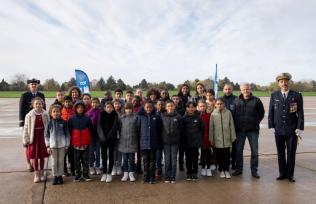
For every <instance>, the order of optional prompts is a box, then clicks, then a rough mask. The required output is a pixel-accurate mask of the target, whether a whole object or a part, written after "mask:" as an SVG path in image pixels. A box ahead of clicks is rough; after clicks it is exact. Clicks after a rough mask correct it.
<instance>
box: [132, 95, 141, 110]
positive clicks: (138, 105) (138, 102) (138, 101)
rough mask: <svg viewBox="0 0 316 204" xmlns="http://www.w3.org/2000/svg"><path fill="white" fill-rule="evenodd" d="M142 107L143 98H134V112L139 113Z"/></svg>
mask: <svg viewBox="0 0 316 204" xmlns="http://www.w3.org/2000/svg"><path fill="white" fill-rule="evenodd" d="M141 107H142V102H141V98H140V97H139V96H134V98H133V109H134V110H133V112H134V113H138V112H139V111H140V109H141Z"/></svg>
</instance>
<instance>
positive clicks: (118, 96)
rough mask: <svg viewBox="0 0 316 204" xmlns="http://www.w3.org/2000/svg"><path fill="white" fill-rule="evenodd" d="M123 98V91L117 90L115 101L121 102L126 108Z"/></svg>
mask: <svg viewBox="0 0 316 204" xmlns="http://www.w3.org/2000/svg"><path fill="white" fill-rule="evenodd" d="M122 97H123V91H122V90H121V89H115V91H114V100H119V101H120V102H121V104H122V106H124V103H125V101H124V99H122Z"/></svg>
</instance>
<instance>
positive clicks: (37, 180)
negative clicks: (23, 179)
mask: <svg viewBox="0 0 316 204" xmlns="http://www.w3.org/2000/svg"><path fill="white" fill-rule="evenodd" d="M40 181H41V179H40V177H39V173H38V171H35V172H34V183H39V182H40Z"/></svg>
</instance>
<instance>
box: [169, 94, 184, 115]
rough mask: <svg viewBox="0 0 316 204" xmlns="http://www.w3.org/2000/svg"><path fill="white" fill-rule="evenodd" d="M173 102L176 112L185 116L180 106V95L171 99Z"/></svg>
mask: <svg viewBox="0 0 316 204" xmlns="http://www.w3.org/2000/svg"><path fill="white" fill-rule="evenodd" d="M171 100H172V101H173V103H174V105H175V111H176V112H177V113H178V114H179V115H181V116H182V115H184V112H183V109H182V107H181V104H180V97H179V96H178V95H173V96H172V97H171Z"/></svg>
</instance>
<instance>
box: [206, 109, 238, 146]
mask: <svg viewBox="0 0 316 204" xmlns="http://www.w3.org/2000/svg"><path fill="white" fill-rule="evenodd" d="M209 135H210V137H209V139H210V141H212V143H213V145H214V147H216V148H227V147H231V146H232V143H233V141H235V140H236V133H235V126H234V120H233V117H232V114H231V112H230V111H229V110H228V109H226V108H224V109H223V110H222V111H219V110H218V109H215V110H214V111H213V113H212V115H211V119H210V128H209Z"/></svg>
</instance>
